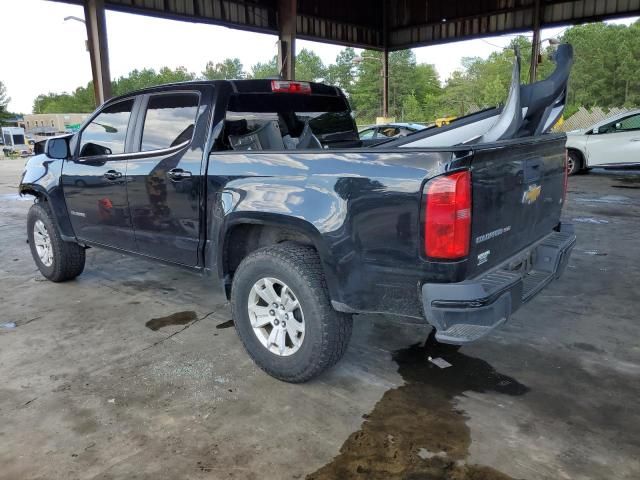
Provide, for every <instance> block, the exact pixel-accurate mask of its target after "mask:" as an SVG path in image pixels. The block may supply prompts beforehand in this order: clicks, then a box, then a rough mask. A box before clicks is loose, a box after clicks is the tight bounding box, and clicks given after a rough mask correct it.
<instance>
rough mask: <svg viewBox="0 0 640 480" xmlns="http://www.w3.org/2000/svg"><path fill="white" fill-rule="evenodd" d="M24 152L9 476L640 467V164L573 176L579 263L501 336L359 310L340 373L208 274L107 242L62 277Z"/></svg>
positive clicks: (10, 192)
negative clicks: (437, 331)
mask: <svg viewBox="0 0 640 480" xmlns="http://www.w3.org/2000/svg"><path fill="white" fill-rule="evenodd" d="M23 163H24V161H23V160H8V159H6V160H0V258H2V261H1V262H0V279H1V280H0V281H1V283H0V285H1V288H0V308H1V310H0V324H5V323H8V322H15V324H16V326H15V328H10V327H11V326H8V327H7V326H6V325H5V326H0V380H1V383H0V479H91V478H96V479H98V478H99V479H115V478H118V479H120V478H122V479H133V478H137V479H147V478H148V479H177V478H188V479H204V478H207V479H219V478H225V479H226V478H238V479H301V478H311V479H329V478H336V479H348V478H362V479H374V478H380V479H387V478H413V479H418V478H424V479H445V478H447V479H465V478H468V479H470V478H474V479H506V478H527V479H587V478H589V479H637V478H640V404H639V402H638V399H639V398H640V381H639V378H640V346H639V345H640V343H639V341H638V339H639V338H640V319H639V317H638V312H637V309H638V306H639V305H640V294H639V285H640V262H639V261H638V258H639V257H640V242H639V238H640V237H639V223H638V220H639V218H640V175H638V174H637V173H633V172H615V173H611V172H609V173H604V172H592V173H591V174H589V175H581V176H576V177H573V178H571V179H570V193H569V200H568V208H567V209H566V211H565V216H566V218H567V219H568V220H573V222H574V223H575V225H576V230H577V233H578V244H577V247H576V248H575V250H574V253H573V257H572V259H571V262H570V265H569V268H568V270H567V272H566V274H565V276H564V277H563V278H562V279H561V280H560V281H557V282H556V283H554V284H552V286H551V287H550V288H547V289H546V290H544V292H542V293H541V294H540V295H539V296H538V297H537V298H535V299H534V300H533V301H532V302H531V303H530V304H528V305H527V306H526V307H525V308H523V309H522V310H520V311H519V312H518V313H517V314H516V315H515V316H514V317H513V318H512V319H511V321H510V323H509V324H508V325H506V327H505V328H503V329H502V330H501V331H499V332H498V333H495V334H494V335H492V336H491V337H489V338H487V339H486V340H483V341H481V342H479V343H477V344H474V345H471V346H467V347H464V348H462V349H461V350H460V351H459V352H451V351H446V350H445V351H443V350H441V349H438V348H436V347H434V346H432V345H430V344H427V345H424V342H425V340H426V338H427V335H428V333H429V328H427V327H425V326H422V325H410V324H405V323H401V322H399V321H398V320H396V319H393V318H387V317H357V318H356V320H355V328H354V334H353V338H352V342H351V345H350V347H349V350H348V352H347V354H346V356H345V358H344V359H343V361H342V362H341V363H340V364H339V365H338V366H337V367H336V368H334V369H333V370H331V371H330V372H328V373H326V374H324V375H323V376H321V377H320V378H319V379H318V380H316V381H313V382H311V383H308V384H304V385H288V384H285V383H281V382H278V381H276V380H274V379H272V378H270V377H268V376H267V375H266V374H264V373H262V372H261V371H260V370H259V369H258V368H256V367H255V366H254V365H253V364H252V362H251V361H250V360H249V358H248V356H247V355H246V354H245V352H244V351H243V349H242V346H241V344H240V342H239V340H238V338H237V337H236V334H235V331H234V329H233V328H226V327H228V326H229V323H230V322H228V321H229V320H230V313H229V308H228V307H227V306H226V305H225V303H224V301H223V299H222V298H216V297H214V296H213V295H212V293H211V289H210V287H209V286H208V285H207V284H206V283H205V282H204V281H203V280H202V279H200V278H199V277H197V276H193V275H191V274H189V273H187V272H183V271H180V270H174V269H172V268H170V267H165V266H159V265H155V264H152V263H148V262H146V261H144V260H139V259H134V258H128V257H125V256H123V255H119V254H114V253H110V252H105V251H99V250H97V249H92V250H89V251H88V254H87V265H86V269H85V272H84V273H83V274H82V275H81V276H80V277H79V278H78V279H77V280H75V281H72V282H68V283H65V284H54V283H50V282H47V281H45V280H44V279H43V278H42V277H41V276H40V275H39V273H38V271H37V270H36V267H35V265H34V263H33V260H32V259H31V255H30V252H29V248H28V245H27V244H26V243H25V239H26V233H25V219H26V213H27V210H28V209H29V206H30V205H31V202H30V200H28V199H26V200H25V199H20V198H19V197H17V195H16V194H15V192H16V185H17V183H18V179H19V174H20V171H21V168H22V164H23ZM428 356H433V357H437V356H441V357H443V358H444V359H446V360H447V361H448V362H449V363H451V364H452V367H449V368H446V369H439V368H438V367H436V366H434V365H432V364H431V363H430V362H429V361H428V360H427V358H428Z"/></svg>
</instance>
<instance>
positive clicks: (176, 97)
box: [140, 92, 200, 152]
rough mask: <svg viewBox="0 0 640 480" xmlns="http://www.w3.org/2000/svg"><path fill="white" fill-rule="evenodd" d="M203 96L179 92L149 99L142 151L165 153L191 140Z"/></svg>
mask: <svg viewBox="0 0 640 480" xmlns="http://www.w3.org/2000/svg"><path fill="white" fill-rule="evenodd" d="M199 101H200V96H199V95H198V93H197V92H179V93H178V92H176V93H163V94H157V95H152V96H151V97H149V102H148V104H147V109H146V112H145V116H144V125H143V128H142V141H141V145H140V151H143V152H145V151H152V150H164V149H167V148H172V147H176V146H179V145H182V144H184V143H186V142H189V141H191V138H192V137H193V131H194V128H195V122H196V116H197V114H198V104H199Z"/></svg>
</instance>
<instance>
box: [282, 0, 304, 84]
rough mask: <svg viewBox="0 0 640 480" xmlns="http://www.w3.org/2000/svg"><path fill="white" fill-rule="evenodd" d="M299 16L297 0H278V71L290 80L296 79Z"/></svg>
mask: <svg viewBox="0 0 640 480" xmlns="http://www.w3.org/2000/svg"><path fill="white" fill-rule="evenodd" d="M297 16H298V12H297V1H296V0H278V72H279V73H280V77H281V78H285V79H288V80H295V79H296V26H297ZM303 80H310V79H303Z"/></svg>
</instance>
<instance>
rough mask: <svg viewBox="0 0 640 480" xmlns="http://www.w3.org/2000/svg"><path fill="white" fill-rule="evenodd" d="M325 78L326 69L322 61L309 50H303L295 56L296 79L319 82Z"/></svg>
mask: <svg viewBox="0 0 640 480" xmlns="http://www.w3.org/2000/svg"><path fill="white" fill-rule="evenodd" d="M325 76H326V68H325V66H324V64H323V63H322V59H321V58H320V57H319V56H318V55H317V54H316V53H314V52H312V51H311V50H307V49H306V48H303V49H302V50H300V53H298V55H296V79H299V80H306V81H310V82H320V81H322V80H323V79H324V78H325Z"/></svg>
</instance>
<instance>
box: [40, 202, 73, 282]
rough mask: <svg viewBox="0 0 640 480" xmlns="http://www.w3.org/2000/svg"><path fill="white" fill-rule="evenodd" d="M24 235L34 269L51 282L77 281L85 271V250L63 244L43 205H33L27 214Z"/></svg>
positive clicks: (48, 209) (48, 212)
mask: <svg viewBox="0 0 640 480" xmlns="http://www.w3.org/2000/svg"><path fill="white" fill-rule="evenodd" d="M27 235H28V237H29V246H30V247H31V255H32V256H33V259H34V261H35V262H36V266H37V267H38V270H40V273H42V275H43V276H44V277H45V278H47V279H49V280H51V281H52V282H64V281H65V280H71V279H72V278H76V277H77V276H78V275H80V274H81V273H82V270H84V262H85V252H84V248H82V247H81V246H80V245H78V244H76V243H71V242H65V241H64V240H62V238H61V237H60V232H58V229H57V227H56V224H55V222H54V220H53V215H52V213H51V209H50V208H49V205H48V204H47V203H46V202H38V203H35V204H34V205H33V206H32V207H31V208H30V209H29V214H28V215H27Z"/></svg>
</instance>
